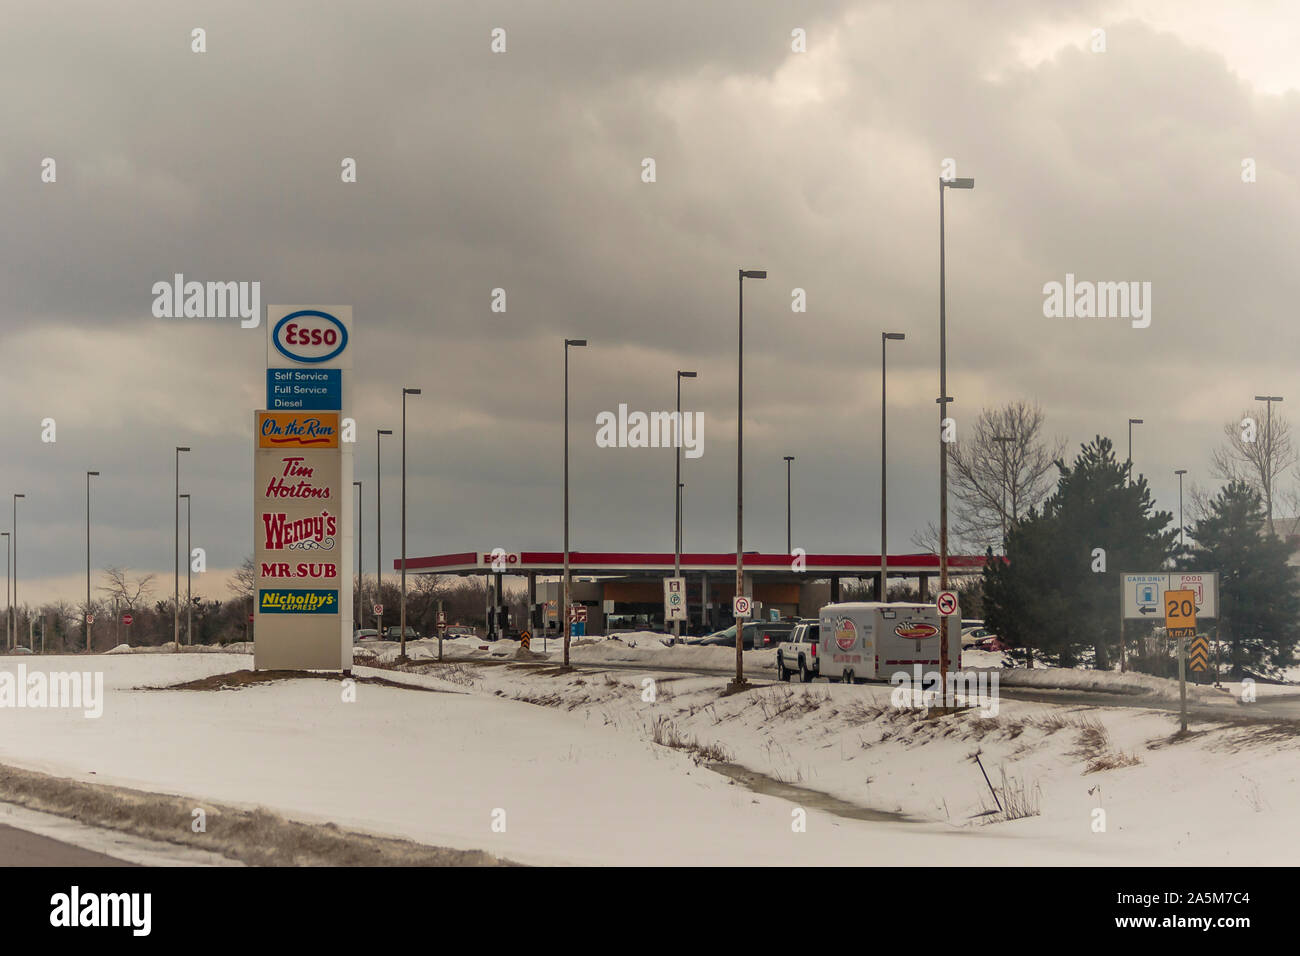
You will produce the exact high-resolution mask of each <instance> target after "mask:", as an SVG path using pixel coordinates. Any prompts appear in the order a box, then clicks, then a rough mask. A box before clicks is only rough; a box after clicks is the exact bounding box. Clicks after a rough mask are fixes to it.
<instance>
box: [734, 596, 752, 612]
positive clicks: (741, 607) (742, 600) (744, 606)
mask: <svg viewBox="0 0 1300 956" xmlns="http://www.w3.org/2000/svg"><path fill="white" fill-rule="evenodd" d="M749 612H750V604H749V598H747V597H745V595H743V594H737V595H736V597H735V599H734V600H733V601H732V602H731V613H732V615H733V616H735V617H738V618H741V617H749Z"/></svg>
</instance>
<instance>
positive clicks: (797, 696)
mask: <svg viewBox="0 0 1300 956" xmlns="http://www.w3.org/2000/svg"><path fill="white" fill-rule="evenodd" d="M830 699H831V695H830V692H829V691H828V690H823V691H822V693H820V694H818V693H816V692H815V691H812V690H802V691H796V690H794V689H793V688H791V687H787V686H786V685H784V684H773V685H772V686H771V687H768V688H766V689H764V690H761V691H759V692H758V693H756V694H754V695H753V696H752V697H751V698H750V702H751V703H753V704H755V705H756V706H757V707H758V708H759V710H761V711H762V712H763V719H764V720H767V721H770V720H775V719H776V718H778V717H782V716H785V717H802V716H803V715H804V714H809V713H812V712H813V711H815V710H817V709H819V708H820V707H821V706H822V705H823V704H825V703H827V702H828V701H830Z"/></svg>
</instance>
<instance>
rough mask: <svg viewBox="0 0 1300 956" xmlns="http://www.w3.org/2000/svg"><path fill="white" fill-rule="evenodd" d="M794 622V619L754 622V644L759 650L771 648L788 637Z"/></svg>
mask: <svg viewBox="0 0 1300 956" xmlns="http://www.w3.org/2000/svg"><path fill="white" fill-rule="evenodd" d="M796 624H797V622H795V621H769V622H767V623H766V624H756V625H755V627H754V630H755V634H754V646H755V647H757V648H759V649H760V650H771V649H772V648H774V647H776V646H777V645H778V644H780V643H781V642H782V641H788V640H789V639H790V635H791V634H793V633H794V629H795V626H796ZM747 626H748V625H747Z"/></svg>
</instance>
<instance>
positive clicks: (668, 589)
mask: <svg viewBox="0 0 1300 956" xmlns="http://www.w3.org/2000/svg"><path fill="white" fill-rule="evenodd" d="M684 620H686V579H685V578H684V577H680V576H678V577H670V578H664V628H665V629H666V628H667V627H668V622H669V621H673V622H677V621H684Z"/></svg>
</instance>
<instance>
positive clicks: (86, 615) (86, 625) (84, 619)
mask: <svg viewBox="0 0 1300 956" xmlns="http://www.w3.org/2000/svg"><path fill="white" fill-rule="evenodd" d="M98 474H99V472H97V471H88V472H86V608H85V610H84V611H83V612H82V614H81V624H82V627H83V629H84V636H85V639H86V651H87V652H89V651H90V479H91V478H92V477H95V476H97V475H98Z"/></svg>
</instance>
